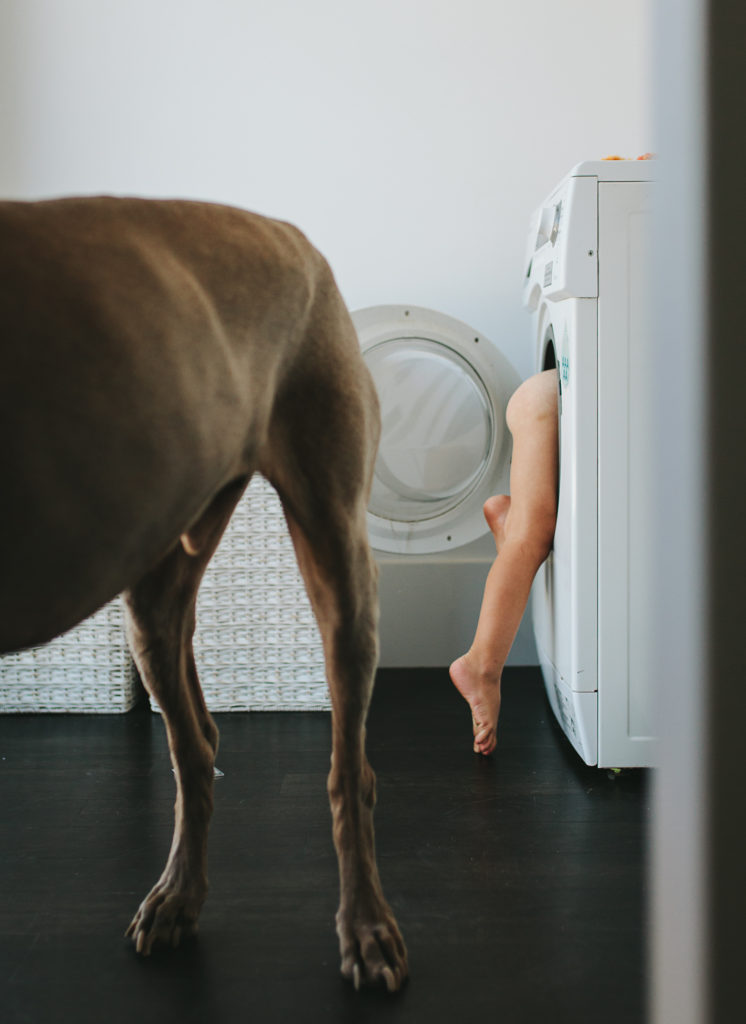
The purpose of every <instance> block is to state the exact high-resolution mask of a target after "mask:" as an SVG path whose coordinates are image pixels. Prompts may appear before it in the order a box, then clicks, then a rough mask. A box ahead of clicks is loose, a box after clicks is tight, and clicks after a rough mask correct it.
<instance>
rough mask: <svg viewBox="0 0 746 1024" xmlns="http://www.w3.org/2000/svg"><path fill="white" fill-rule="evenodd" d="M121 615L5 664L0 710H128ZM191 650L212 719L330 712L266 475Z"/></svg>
mask: <svg viewBox="0 0 746 1024" xmlns="http://www.w3.org/2000/svg"><path fill="white" fill-rule="evenodd" d="M123 615H124V613H123V608H122V604H121V599H117V600H116V601H114V602H112V603H111V604H110V605H107V606H106V607H105V608H103V609H102V610H101V611H99V612H97V613H96V615H94V616H93V617H92V618H90V619H88V620H87V621H86V622H84V623H83V624H82V625H81V626H78V627H77V628H76V629H74V630H71V631H70V632H69V633H66V634H65V635H64V636H62V637H60V638H59V639H57V640H54V641H52V643H50V644H47V645H46V646H44V647H38V648H34V649H33V650H30V651H23V652H22V653H20V654H12V655H6V656H5V657H3V658H2V659H0V712H4V711H68V712H77V711H99V712H104V711H126V710H128V709H129V708H130V707H132V705H133V704H134V702H135V700H136V698H137V695H138V692H139V682H138V680H137V676H136V673H135V671H134V667H133V666H132V663H131V661H130V658H129V654H128V652H127V648H126V642H125V638H124V628H123ZM194 652H195V658H196V661H197V669H198V671H199V676H200V680H201V682H202V689H203V691H204V694H205V700H206V701H207V705H208V707H209V708H210V710H211V711H295V710H298V711H302V710H306V711H317V710H318V711H320V710H327V709H328V708H329V706H330V704H329V696H328V691H327V686H326V674H325V668H324V657H323V650H322V646H321V639H320V636H319V633H318V628H317V626H316V620H315V619H314V617H313V613H312V611H311V606H310V604H309V601H308V597H307V595H306V591H305V588H304V585H303V581H302V579H301V576H300V573H299V571H298V567H297V564H296V561H295V555H294V552H293V546H292V542H291V540H290V537H289V535H288V531H287V526H286V524H285V518H284V516H283V514H282V507H281V505H280V502H279V499H278V497H277V495H276V493H275V491H274V490H273V489H272V487H270V485H269V484H268V483H267V482H266V480H264V479H263V478H262V477H259V476H256V477H254V479H253V480H252V482H251V485H250V486H249V488H248V490H247V492H246V494H245V495H244V497H243V498H242V499H241V501H240V503H239V505H238V507H237V508H236V511H235V512H234V514H233V518H232V519H231V522H230V525H229V527H228V529H227V531H226V533H225V536H224V537H223V539H222V541H221V543H220V547H219V548H218V550H217V552H216V554H215V556H214V558H213V559H212V561H211V563H210V565H209V567H208V569H207V572H206V573H205V577H204V580H203V582H202V586H201V588H200V592H199V597H198V601H197V632H196V634H195V637H194ZM151 706H153V708H154V710H158V708H157V705H156V704H155V703H154V702H152V701H151Z"/></svg>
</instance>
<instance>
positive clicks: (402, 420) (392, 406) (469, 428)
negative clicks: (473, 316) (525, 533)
mask: <svg viewBox="0 0 746 1024" xmlns="http://www.w3.org/2000/svg"><path fill="white" fill-rule="evenodd" d="M352 318H353V321H354V323H355V327H356V329H357V332H358V336H359V339H360V346H361V349H362V352H363V357H364V359H365V362H366V364H367V366H368V368H369V370H370V371H371V374H372V376H373V380H374V381H375V384H376V388H377V391H378V396H379V399H380V402H381V420H382V433H381V442H380V446H379V451H378V458H377V461H376V467H375V474H374V479H373V487H372V491H371V497H370V503H369V506H368V528H369V533H370V539H371V543H372V545H373V547H374V548H377V549H378V550H380V551H387V552H393V553H400V554H402V553H403V554H407V553H411V554H422V553H428V552H437V551H443V550H446V549H448V548H455V547H458V546H459V545H462V544H467V543H469V542H470V541H472V540H475V539H476V538H477V537H479V536H481V535H482V534H484V533H485V532H486V531H487V526H486V523H485V521H484V517H483V515H482V505H483V503H484V501H485V500H486V499H487V498H488V497H489V496H490V495H491V494H495V493H499V492H501V491H507V490H508V485H509V464H510V449H511V444H510V433H509V431H508V429H507V427H506V425H505V407H506V405H507V403H508V399H509V398H510V396H511V394H512V393H513V391H514V390H515V389H516V387H518V384H519V383H520V380H519V378H518V375H517V373H516V372H515V370H514V369H513V367H512V366H511V365H510V363H509V362H508V360H507V359H506V358H505V356H504V355H503V354H502V353H501V352H500V351H499V350H498V349H497V348H496V347H495V346H494V345H493V344H492V343H491V342H490V341H489V340H488V339H487V338H485V336H484V335H482V334H480V333H479V332H477V331H474V330H473V329H472V328H471V327H469V326H468V325H467V324H464V323H462V322H461V321H459V320H455V319H454V318H452V317H448V316H445V315H444V314H443V313H437V312H435V311H433V310H430V309H423V308H421V307H418V306H373V307H369V308H367V309H361V310H357V311H356V312H354V313H353V314H352Z"/></svg>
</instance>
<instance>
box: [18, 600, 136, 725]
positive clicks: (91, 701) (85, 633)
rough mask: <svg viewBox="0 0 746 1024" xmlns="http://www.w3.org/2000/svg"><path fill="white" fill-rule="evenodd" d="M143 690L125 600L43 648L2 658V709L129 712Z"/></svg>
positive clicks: (101, 610)
mask: <svg viewBox="0 0 746 1024" xmlns="http://www.w3.org/2000/svg"><path fill="white" fill-rule="evenodd" d="M141 693H142V688H141V686H140V681H139V680H138V678H137V673H136V672H135V668H134V665H133V664H132V659H131V658H130V655H129V651H128V650H127V643H126V641H125V638H124V608H123V606H122V600H121V598H117V599H116V600H115V601H112V602H111V603H110V604H107V605H106V606H105V607H104V608H101V609H100V611H97V612H96V614H95V615H92V616H91V617H90V618H89V619H86V620H85V622H83V623H81V624H80V625H79V626H77V627H76V628H75V629H72V630H70V632H69V633H65V634H64V635H63V636H61V637H58V638H57V639H56V640H52V642H51V643H48V644H45V645H44V646H43V647H32V648H30V649H29V650H27V651H21V652H20V653H18V654H6V655H4V656H3V657H2V658H0V712H15V713H26V712H44V711H65V712H68V713H71V714H72V713H75V712H99V713H105V712H116V711H120V712H121V711H129V710H130V708H131V707H132V706H133V705H134V704H135V703H136V701H137V699H138V697H139V696H140V694H141Z"/></svg>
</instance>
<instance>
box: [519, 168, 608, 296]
mask: <svg viewBox="0 0 746 1024" xmlns="http://www.w3.org/2000/svg"><path fill="white" fill-rule="evenodd" d="M597 240H598V179H597V178H595V177H578V178H567V179H565V181H564V182H562V184H561V185H560V186H559V187H558V188H557V189H556V190H555V191H554V192H553V193H552V195H550V196H549V197H548V198H547V199H546V200H545V202H544V203H542V205H541V206H540V207H539V208H538V210H536V211H535V213H534V215H533V217H532V220H531V227H530V229H529V235H528V252H527V263H526V280H525V283H524V303H525V305H526V306H527V307H528V308H529V309H530V310H533V309H536V307H537V306H538V304H539V300H540V298H541V297H542V295H543V296H544V297H545V298H548V299H553V300H557V299H568V298H596V297H597V296H598V252H597Z"/></svg>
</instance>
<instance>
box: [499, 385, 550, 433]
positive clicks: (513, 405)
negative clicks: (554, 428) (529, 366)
mask: <svg viewBox="0 0 746 1024" xmlns="http://www.w3.org/2000/svg"><path fill="white" fill-rule="evenodd" d="M556 415H557V371H556V370H545V371H544V372H543V373H537V374H534V376H533V377H529V378H528V380H524V382H523V383H522V384H521V385H520V387H518V388H517V389H516V390H515V391H514V392H513V394H512V395H511V397H510V401H509V402H508V406H507V409H506V410H505V418H506V420H507V424H508V427H509V429H510V432H511V433H512V434H513V435H515V433H516V431H517V430H521V429H522V428H524V427H527V426H528V427H530V426H531V425H532V424H535V423H536V422H537V420H541V419H544V418H546V417H549V416H556Z"/></svg>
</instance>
